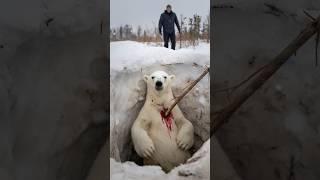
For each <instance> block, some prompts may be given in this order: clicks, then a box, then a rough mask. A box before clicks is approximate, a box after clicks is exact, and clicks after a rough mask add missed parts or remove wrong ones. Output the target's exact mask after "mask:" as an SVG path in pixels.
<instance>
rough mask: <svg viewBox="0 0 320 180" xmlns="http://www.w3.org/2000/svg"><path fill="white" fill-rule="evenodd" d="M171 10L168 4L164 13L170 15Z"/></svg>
mask: <svg viewBox="0 0 320 180" xmlns="http://www.w3.org/2000/svg"><path fill="white" fill-rule="evenodd" d="M171 10H172V8H171V5H170V4H168V5H167V8H166V11H167V12H168V13H170V12H171Z"/></svg>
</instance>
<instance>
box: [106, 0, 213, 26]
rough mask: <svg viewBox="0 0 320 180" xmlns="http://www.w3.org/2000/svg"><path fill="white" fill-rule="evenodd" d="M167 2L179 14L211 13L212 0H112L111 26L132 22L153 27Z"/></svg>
mask: <svg viewBox="0 0 320 180" xmlns="http://www.w3.org/2000/svg"><path fill="white" fill-rule="evenodd" d="M167 4H171V6H172V10H173V11H174V12H175V13H176V14H177V16H178V18H179V22H180V14H183V15H184V16H186V17H191V16H192V15H193V14H195V13H197V14H199V15H200V16H202V17H205V16H206V15H208V14H209V10H210V0H111V1H110V18H111V19H110V26H111V28H112V27H118V26H120V25H124V24H131V25H132V26H133V27H134V30H135V28H136V27H137V26H138V25H141V26H142V27H143V28H152V27H153V23H154V24H156V25H157V24H158V21H159V18H160V14H161V13H162V12H163V11H164V9H165V7H166V5H167Z"/></svg>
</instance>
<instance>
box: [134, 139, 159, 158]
mask: <svg viewBox="0 0 320 180" xmlns="http://www.w3.org/2000/svg"><path fill="white" fill-rule="evenodd" d="M136 151H137V153H138V155H139V156H140V157H142V158H148V157H151V156H152V154H153V153H154V151H155V147H154V145H153V143H152V142H148V143H146V142H144V143H140V146H137V147H136Z"/></svg>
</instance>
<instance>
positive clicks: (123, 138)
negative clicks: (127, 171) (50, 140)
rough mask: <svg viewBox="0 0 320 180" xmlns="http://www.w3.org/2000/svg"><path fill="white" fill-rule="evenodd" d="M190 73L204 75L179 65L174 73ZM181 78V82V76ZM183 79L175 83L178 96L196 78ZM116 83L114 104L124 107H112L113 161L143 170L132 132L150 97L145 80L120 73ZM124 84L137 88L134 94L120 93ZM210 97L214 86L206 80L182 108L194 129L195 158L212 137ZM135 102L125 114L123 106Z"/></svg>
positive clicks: (190, 94) (192, 67)
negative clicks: (136, 166)
mask: <svg viewBox="0 0 320 180" xmlns="http://www.w3.org/2000/svg"><path fill="white" fill-rule="evenodd" d="M186 69H187V70H188V72H189V71H190V72H191V74H194V75H195V76H197V75H198V74H199V72H202V68H201V67H194V66H192V65H185V64H178V65H175V69H174V71H175V72H173V74H175V75H177V74H179V73H177V71H181V72H185V71H186ZM192 71H193V72H192ZM184 74H185V73H184ZM179 78H181V76H180V77H179ZM179 78H178V79H177V80H176V81H175V84H174V85H173V87H172V91H173V94H175V95H178V94H180V93H181V92H182V91H183V88H184V87H185V85H186V84H187V82H188V80H190V79H195V78H196V77H182V78H181V79H179ZM115 80H116V81H115ZM112 81H115V82H116V84H111V100H113V102H121V103H119V104H115V105H111V106H113V107H111V112H110V118H111V121H112V122H111V123H114V124H111V129H110V131H111V134H110V146H111V147H110V148H111V149H110V155H111V158H113V159H115V160H116V161H118V162H126V161H132V162H135V163H136V164H137V165H140V166H143V165H144V164H143V159H142V158H141V157H139V156H138V155H137V153H136V152H135V150H134V147H133V143H132V140H131V132H130V130H131V127H132V124H133V122H134V121H135V119H136V117H137V116H138V113H139V112H140V110H141V108H142V106H143V104H144V100H145V96H146V84H145V82H144V81H143V80H142V79H141V72H126V73H118V74H117V76H115V77H113V80H112ZM120 81H121V82H120ZM121 84H122V85H123V84H126V87H135V88H133V89H134V90H133V91H132V89H130V90H131V91H132V94H129V95H127V94H126V93H124V92H127V91H128V89H125V90H123V91H124V92H123V93H120V92H119V89H121V88H123V87H121ZM112 86H114V87H112ZM121 91H122V90H121ZM209 97H210V86H209V84H208V83H207V81H206V80H203V81H202V82H200V83H199V84H197V86H196V87H195V88H194V89H193V90H192V91H190V92H189V93H188V95H187V96H185V97H184V98H183V99H182V100H181V102H180V103H179V104H178V105H179V107H180V109H181V111H182V112H183V114H184V116H185V117H186V118H187V119H188V120H189V121H190V122H191V123H192V124H193V126H194V130H195V134H194V137H195V139H194V145H193V147H192V148H191V149H190V153H191V154H192V155H193V154H194V153H195V152H196V151H197V150H199V148H200V147H201V145H202V144H203V143H204V142H205V141H206V140H208V139H209V136H210V135H209V134H210V132H209V131H210V107H209V105H210V101H209ZM112 98H113V99H112ZM132 100H133V101H134V103H132V104H131V105H129V108H126V109H125V110H121V109H120V108H123V102H129V101H132ZM111 102H112V101H111ZM120 112H121V113H120ZM123 112H125V113H123ZM112 119H113V120H112Z"/></svg>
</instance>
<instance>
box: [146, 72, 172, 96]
mask: <svg viewBox="0 0 320 180" xmlns="http://www.w3.org/2000/svg"><path fill="white" fill-rule="evenodd" d="M174 78H175V76H174V75H168V74H167V73H166V72H164V71H155V72H153V73H152V74H151V75H150V76H148V75H145V76H144V80H145V81H146V83H147V85H148V88H151V89H152V90H155V91H156V92H161V91H162V90H166V89H167V88H168V87H170V85H171V81H172V80H173V79H174Z"/></svg>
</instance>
